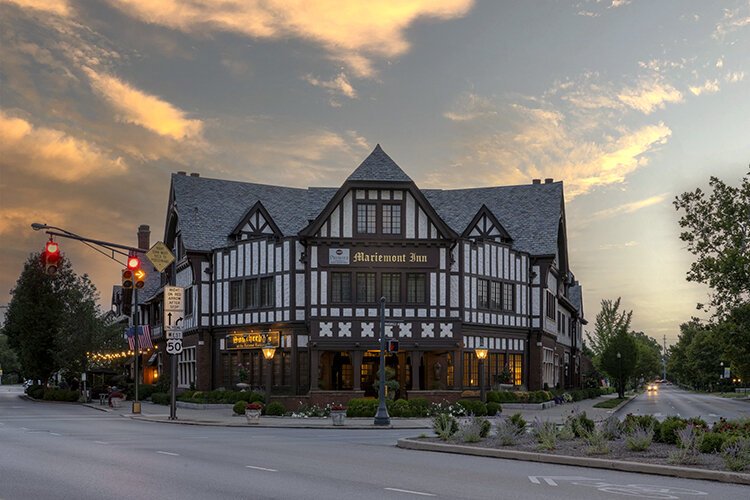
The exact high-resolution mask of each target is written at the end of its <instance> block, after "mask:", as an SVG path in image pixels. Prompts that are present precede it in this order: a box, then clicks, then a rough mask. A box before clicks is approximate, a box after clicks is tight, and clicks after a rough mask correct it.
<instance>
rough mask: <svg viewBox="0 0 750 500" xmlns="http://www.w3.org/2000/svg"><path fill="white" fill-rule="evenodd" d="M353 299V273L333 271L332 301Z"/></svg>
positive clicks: (341, 301) (338, 301)
mask: <svg viewBox="0 0 750 500" xmlns="http://www.w3.org/2000/svg"><path fill="white" fill-rule="evenodd" d="M351 301H352V273H335V272H334V273H331V302H332V303H334V304H335V303H346V302H351Z"/></svg>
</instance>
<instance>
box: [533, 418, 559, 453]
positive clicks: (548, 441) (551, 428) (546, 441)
mask: <svg viewBox="0 0 750 500" xmlns="http://www.w3.org/2000/svg"><path fill="white" fill-rule="evenodd" d="M532 432H533V435H534V438H535V439H536V442H537V443H539V446H538V448H539V449H540V450H554V449H555V448H557V425H555V423H554V422H549V421H545V422H542V421H540V420H538V419H535V420H534V427H533V431H532Z"/></svg>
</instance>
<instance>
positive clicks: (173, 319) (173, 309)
mask: <svg viewBox="0 0 750 500" xmlns="http://www.w3.org/2000/svg"><path fill="white" fill-rule="evenodd" d="M165 248H166V247H165ZM170 255H171V254H170ZM152 262H153V261H152ZM154 265H156V264H154ZM165 267H166V266H165ZM184 316H185V289H184V288H182V287H179V286H165V287H164V338H165V339H167V354H170V355H171V356H172V360H171V361H172V362H171V363H170V365H171V370H170V379H171V380H170V391H169V392H170V407H169V419H170V420H176V419H177V403H176V400H177V358H176V356H177V355H178V354H180V353H181V352H182V324H183V323H182V321H183V317H184Z"/></svg>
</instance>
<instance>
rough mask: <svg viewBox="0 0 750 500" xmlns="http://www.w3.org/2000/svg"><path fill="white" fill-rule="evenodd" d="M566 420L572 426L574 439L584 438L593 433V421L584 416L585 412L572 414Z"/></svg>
mask: <svg viewBox="0 0 750 500" xmlns="http://www.w3.org/2000/svg"><path fill="white" fill-rule="evenodd" d="M568 420H570V423H571V425H572V426H573V432H574V433H575V435H576V437H586V435H587V434H589V433H590V432H593V431H594V427H595V425H594V421H593V420H591V419H590V418H588V417H587V416H586V412H585V411H583V412H580V413H574V414H573V415H571V416H569V417H568Z"/></svg>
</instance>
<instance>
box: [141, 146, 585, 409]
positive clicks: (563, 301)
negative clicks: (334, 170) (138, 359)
mask: <svg viewBox="0 0 750 500" xmlns="http://www.w3.org/2000/svg"><path fill="white" fill-rule="evenodd" d="M565 227H566V223H565V203H564V198H563V184H562V182H553V180H552V179H546V180H544V181H541V180H533V182H530V183H529V184H528V185H521V186H502V187H486V188H474V189H454V190H441V189H420V188H419V187H418V186H417V185H416V184H415V183H414V181H412V180H411V178H409V176H408V175H407V174H406V173H405V172H404V171H403V170H402V169H401V168H400V167H399V166H398V165H397V164H396V163H395V162H394V161H393V160H392V159H391V158H390V157H389V156H388V155H387V154H386V153H385V152H384V151H383V150H382V149H381V148H380V146H377V147H376V148H375V149H374V150H373V152H372V153H371V154H370V155H369V156H368V157H367V158H366V159H365V160H364V161H363V162H362V164H361V165H360V166H359V167H358V168H357V169H356V170H354V172H353V173H352V174H351V175H350V176H349V177H348V178H347V179H346V181H345V182H344V183H343V185H342V186H341V187H339V188H307V189H300V188H291V187H282V186H270V185H262V184H254V183H246V182H234V181H226V180H218V179H207V178H203V177H200V176H199V175H197V174H190V175H187V174H185V173H184V172H180V173H177V174H174V175H173V176H172V183H171V188H170V193H169V203H168V209H167V217H166V229H165V238H164V241H165V243H166V244H167V245H168V246H169V247H171V248H172V249H173V252H174V254H175V255H176V257H177V259H176V262H175V264H174V265H173V266H171V268H168V269H167V271H166V272H165V274H164V275H163V280H162V281H163V282H162V285H164V284H174V285H177V286H180V287H184V289H185V304H186V305H185V313H186V317H185V320H184V321H185V322H184V326H185V330H184V335H185V338H184V343H183V345H184V350H183V352H182V354H180V355H179V356H178V383H179V386H181V387H185V388H187V387H190V386H194V387H195V388H197V389H199V390H209V389H216V388H220V387H224V388H227V389H229V388H234V387H235V386H236V384H237V383H238V382H246V383H248V384H249V385H250V386H251V387H262V388H266V389H270V390H271V392H272V393H275V394H279V395H284V394H286V395H321V394H322V395H324V396H325V395H331V394H332V393H333V392H334V391H335V392H336V393H341V392H346V393H351V396H352V397H355V396H363V395H365V396H367V395H375V394H376V391H375V386H374V383H375V382H376V374H377V373H378V368H379V346H380V344H379V332H380V311H379V305H380V298H381V297H384V298H385V316H386V318H387V319H386V324H385V335H386V337H388V338H389V339H390V338H393V339H397V340H399V346H398V352H395V353H389V354H388V356H387V357H386V364H387V366H389V367H391V368H393V370H392V373H395V379H396V380H397V381H398V382H399V394H398V395H399V397H410V396H414V395H420V396H427V397H429V396H431V395H432V396H435V395H440V397H448V398H450V397H451V396H455V397H456V398H457V397H458V396H459V395H460V394H461V392H462V391H464V390H467V389H477V388H478V387H479V384H480V383H482V382H481V381H480V380H479V373H480V372H479V370H478V364H477V357H476V355H475V351H474V349H475V348H476V347H478V346H480V345H482V346H484V347H486V348H488V349H489V355H488V356H487V359H486V361H485V363H486V365H485V366H486V370H484V374H485V380H484V384H485V386H486V387H492V386H494V385H495V384H497V383H501V382H502V383H508V384H513V385H516V386H523V387H525V388H527V389H529V390H535V389H541V388H543V387H556V386H557V387H573V386H577V385H579V384H580V379H581V373H580V357H581V331H582V324H584V323H585V320H584V317H583V307H582V294H581V287H580V285H579V284H578V282H577V281H576V280H575V278H574V275H573V273H572V272H571V270H570V269H569V265H568V249H567V237H566V229H565ZM160 297H161V296H160V293H158V292H157V293H155V294H154V295H153V296H152V297H151V300H150V301H147V307H146V311H147V314H145V317H146V319H147V320H148V321H150V322H151V323H152V324H153V325H152V331H153V334H154V337H155V341H160V340H161V341H163V338H162V330H161V325H160V324H158V323H160V320H159V318H161V314H160V307H161V304H160ZM269 343H270V344H273V345H274V346H275V347H276V351H275V354H274V357H273V359H271V360H270V361H269V360H266V359H264V357H263V355H262V353H261V347H263V346H264V345H266V344H269ZM159 356H160V359H159V363H158V366H159V367H160V369H165V368H166V366H167V359H166V356H167V355H166V354H165V353H163V350H162V353H161V354H159ZM162 356H164V358H163V359H162V358H161V357H162ZM165 371H166V370H165ZM323 399H325V398H323Z"/></svg>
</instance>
